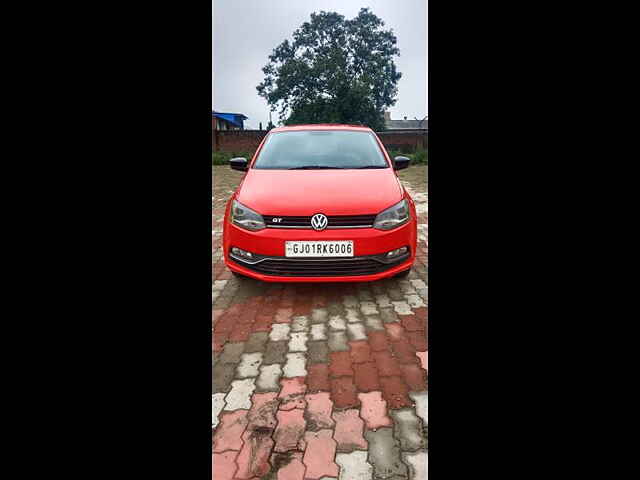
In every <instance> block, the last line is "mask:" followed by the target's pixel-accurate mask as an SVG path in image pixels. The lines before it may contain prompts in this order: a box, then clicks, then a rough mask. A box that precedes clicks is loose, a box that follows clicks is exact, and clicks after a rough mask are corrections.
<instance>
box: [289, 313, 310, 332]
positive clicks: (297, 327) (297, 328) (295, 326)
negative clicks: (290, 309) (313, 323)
mask: <svg viewBox="0 0 640 480" xmlns="http://www.w3.org/2000/svg"><path fill="white" fill-rule="evenodd" d="M308 330H309V319H308V318H307V317H305V316H299V317H293V320H292V321H291V331H292V332H306V331H308Z"/></svg>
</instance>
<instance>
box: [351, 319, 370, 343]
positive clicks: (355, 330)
mask: <svg viewBox="0 0 640 480" xmlns="http://www.w3.org/2000/svg"><path fill="white" fill-rule="evenodd" d="M347 335H348V336H349V340H351V341H355V340H366V338H367V333H366V330H365V328H364V324H362V323H350V324H348V325H347Z"/></svg>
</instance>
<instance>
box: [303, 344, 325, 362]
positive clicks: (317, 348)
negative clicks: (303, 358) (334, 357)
mask: <svg viewBox="0 0 640 480" xmlns="http://www.w3.org/2000/svg"><path fill="white" fill-rule="evenodd" d="M307 349H308V351H307V361H308V363H327V362H328V361H329V346H328V345H327V342H323V341H319V342H307Z"/></svg>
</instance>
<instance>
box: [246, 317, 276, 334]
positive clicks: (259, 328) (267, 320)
mask: <svg viewBox="0 0 640 480" xmlns="http://www.w3.org/2000/svg"><path fill="white" fill-rule="evenodd" d="M273 320H274V318H273V315H262V314H260V315H258V316H257V317H256V320H255V322H254V324H253V327H252V328H251V331H252V332H269V331H270V330H271V325H272V324H273Z"/></svg>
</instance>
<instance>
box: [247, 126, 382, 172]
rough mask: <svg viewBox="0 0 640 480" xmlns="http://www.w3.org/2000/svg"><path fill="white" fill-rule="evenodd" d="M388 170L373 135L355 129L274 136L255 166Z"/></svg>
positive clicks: (296, 168)
mask: <svg viewBox="0 0 640 480" xmlns="http://www.w3.org/2000/svg"><path fill="white" fill-rule="evenodd" d="M388 167H389V164H388V163H387V161H386V159H385V157H384V155H383V154H382V151H381V150H380V146H379V145H378V142H377V141H376V139H375V138H374V136H373V134H372V133H371V132H362V131H354V130H302V131H289V132H274V133H271V134H270V135H269V137H268V138H267V140H266V141H265V144H264V145H263V146H262V150H261V151H260V154H259V155H258V158H257V160H256V162H255V164H254V166H253V168H257V169H272V170H315V169H318V170H322V169H357V168H388Z"/></svg>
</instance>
